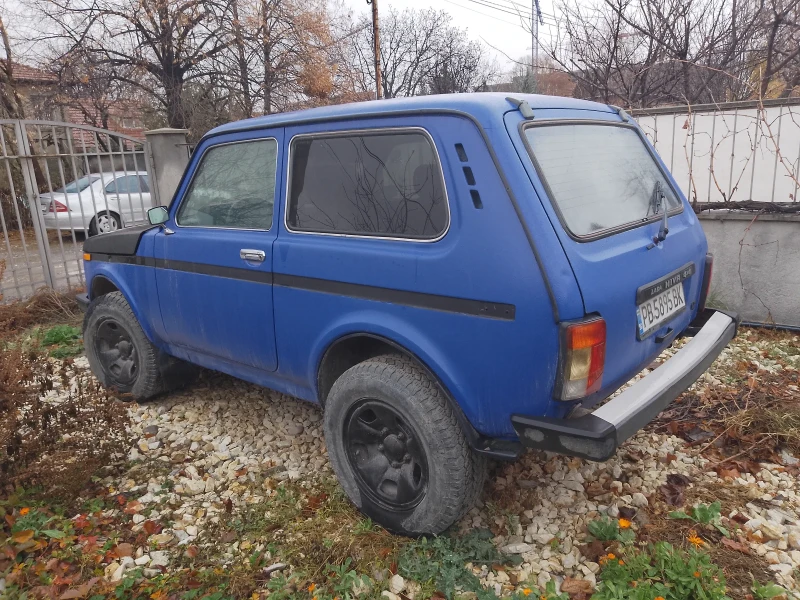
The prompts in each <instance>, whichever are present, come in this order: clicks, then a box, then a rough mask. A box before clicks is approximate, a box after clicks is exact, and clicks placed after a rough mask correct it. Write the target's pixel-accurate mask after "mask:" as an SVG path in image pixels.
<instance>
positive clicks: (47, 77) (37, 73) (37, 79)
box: [11, 61, 58, 83]
mask: <svg viewBox="0 0 800 600" xmlns="http://www.w3.org/2000/svg"><path fill="white" fill-rule="evenodd" d="M11 70H12V74H13V75H14V79H16V80H17V81H20V82H25V83H56V82H57V81H58V77H56V75H55V74H54V73H48V72H47V71H44V70H42V69H37V68H36V67H31V66H29V65H23V64H21V63H18V62H14V61H11Z"/></svg>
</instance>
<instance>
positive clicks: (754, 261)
mask: <svg viewBox="0 0 800 600" xmlns="http://www.w3.org/2000/svg"><path fill="white" fill-rule="evenodd" d="M699 218H700V223H701V224H702V226H703V229H704V230H705V233H706V237H707V238H708V247H709V250H710V251H711V252H712V253H713V254H714V274H713V278H712V281H711V294H710V304H712V305H715V306H717V307H719V308H727V309H730V310H735V311H737V312H738V313H739V314H740V315H741V317H742V319H743V320H745V321H753V322H759V323H776V324H779V325H791V326H794V327H800V215H760V216H758V217H757V218H756V215H755V214H743V213H731V212H728V211H724V212H723V211H716V212H711V213H702V214H700V215H699Z"/></svg>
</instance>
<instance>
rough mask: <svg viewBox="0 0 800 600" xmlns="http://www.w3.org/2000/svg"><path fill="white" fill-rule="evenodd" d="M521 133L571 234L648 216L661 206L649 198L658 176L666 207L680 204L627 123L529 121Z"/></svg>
mask: <svg viewBox="0 0 800 600" xmlns="http://www.w3.org/2000/svg"><path fill="white" fill-rule="evenodd" d="M525 137H526V138H527V140H528V144H529V145H530V148H531V150H532V151H533V157H534V159H535V162H536V164H537V166H538V168H539V175H540V177H542V179H543V180H544V181H545V183H546V184H547V186H548V187H549V192H550V196H551V200H552V201H553V202H554V204H555V205H556V207H557V209H558V211H559V212H560V213H561V218H562V220H563V222H564V225H565V227H567V228H568V229H569V231H570V232H571V233H572V234H573V235H576V236H580V237H584V236H593V235H596V234H598V233H600V232H603V231H605V230H608V229H613V228H616V227H620V226H624V225H630V224H633V223H638V222H644V221H646V220H648V219H651V218H653V217H654V216H655V215H657V214H658V213H660V212H662V211H663V208H659V202H655V201H654V190H655V189H656V183H657V182H660V183H661V189H662V190H663V192H664V196H665V197H666V199H667V206H668V208H669V210H673V209H675V208H679V207H680V205H681V204H680V201H679V200H678V198H676V197H675V194H674V192H673V191H672V188H671V186H670V185H669V183H667V181H666V179H665V177H664V174H663V173H662V172H661V169H660V168H659V167H658V165H657V164H656V162H655V160H654V159H653V157H652V155H651V154H650V152H649V151H648V149H647V147H646V146H645V145H644V142H643V141H642V139H641V138H640V137H639V134H638V133H637V132H636V130H634V129H632V128H629V127H619V126H609V125H599V124H554V125H550V126H538V127H537V126H534V127H528V128H527V129H525Z"/></svg>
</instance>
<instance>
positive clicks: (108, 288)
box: [87, 263, 159, 344]
mask: <svg viewBox="0 0 800 600" xmlns="http://www.w3.org/2000/svg"><path fill="white" fill-rule="evenodd" d="M113 266H114V265H113V263H102V266H101V267H100V269H99V270H96V271H94V272H93V274H92V275H91V278H87V290H88V293H89V300H90V301H93V300H95V299H96V298H99V297H101V296H104V295H106V294H110V293H111V292H119V293H120V294H122V296H123V297H124V298H125V301H126V302H127V303H128V306H130V307H131V311H133V314H134V316H135V317H136V320H137V321H139V325H140V326H141V328H142V331H144V334H145V336H147V339H148V340H150V341H151V342H153V343H154V344H155V343H157V341H158V339H159V338H158V336H156V335H155V332H154V331H153V328H152V327H151V323H150V321H149V320H148V319H145V318H143V317H144V315H143V314H142V312H141V309H140V307H139V306H138V304H137V303H136V302H134V301H133V298H134V297H135V296H134V294H133V293H132V290H131V289H130V286H129V285H127V284H126V283H125V277H116V276H115V274H114V272H113V269H112V268H109V267H113ZM96 292H97V293H96Z"/></svg>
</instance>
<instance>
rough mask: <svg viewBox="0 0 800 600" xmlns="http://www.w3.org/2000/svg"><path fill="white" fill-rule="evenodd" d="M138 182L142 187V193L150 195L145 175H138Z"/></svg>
mask: <svg viewBox="0 0 800 600" xmlns="http://www.w3.org/2000/svg"><path fill="white" fill-rule="evenodd" d="M139 181H140V182H141V185H142V191H143V192H145V193H147V194H149V193H150V184H149V183H148V182H147V175H139Z"/></svg>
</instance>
